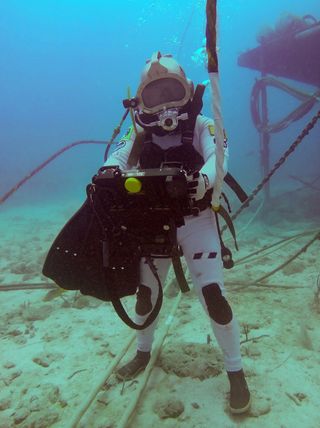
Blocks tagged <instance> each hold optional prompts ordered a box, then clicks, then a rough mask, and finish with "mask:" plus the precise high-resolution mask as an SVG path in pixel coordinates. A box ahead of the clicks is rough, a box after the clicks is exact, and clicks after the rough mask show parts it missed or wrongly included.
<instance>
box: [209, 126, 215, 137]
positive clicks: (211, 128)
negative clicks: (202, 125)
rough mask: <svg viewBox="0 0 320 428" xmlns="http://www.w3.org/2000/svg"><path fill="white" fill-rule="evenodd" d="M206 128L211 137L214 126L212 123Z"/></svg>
mask: <svg viewBox="0 0 320 428" xmlns="http://www.w3.org/2000/svg"><path fill="white" fill-rule="evenodd" d="M208 129H209V133H210V135H211V136H212V137H213V136H214V126H213V125H209V126H208Z"/></svg>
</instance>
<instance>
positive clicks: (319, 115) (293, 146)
mask: <svg viewBox="0 0 320 428" xmlns="http://www.w3.org/2000/svg"><path fill="white" fill-rule="evenodd" d="M319 119H320V110H319V111H318V113H317V114H316V115H315V116H314V117H313V118H312V119H311V120H310V122H309V123H308V124H307V126H306V127H305V128H304V129H303V131H302V132H301V134H300V135H299V136H298V137H297V138H296V140H295V141H294V142H293V143H292V144H291V146H290V147H289V149H288V150H287V151H286V152H285V153H284V155H283V156H282V157H281V158H280V159H279V160H278V162H276V163H275V164H274V166H273V168H272V169H271V170H270V172H269V174H267V175H266V176H265V177H264V179H263V180H262V181H261V183H259V184H258V186H257V187H256V188H255V189H254V191H253V192H252V193H251V195H250V196H249V197H248V199H247V200H246V201H245V202H244V203H243V204H242V205H241V207H240V208H239V209H238V210H237V211H236V212H235V213H234V214H233V216H232V217H231V220H235V219H236V218H237V217H238V215H239V214H240V213H241V212H242V211H243V210H244V209H245V208H247V207H248V206H249V204H250V202H251V201H252V200H253V199H254V198H255V197H256V196H257V194H258V193H259V192H260V190H261V189H262V188H263V187H264V186H265V185H266V184H267V183H268V181H269V180H270V178H271V177H272V176H273V174H274V173H275V172H276V171H277V170H278V169H279V168H280V166H281V165H283V164H284V162H285V161H286V160H287V158H288V157H289V156H290V155H291V154H292V153H293V152H294V150H295V149H296V148H297V147H298V145H299V144H300V143H301V142H302V140H303V139H304V138H305V137H306V136H307V135H308V134H309V132H310V131H311V130H312V129H313V128H314V126H315V125H316V123H317V121H318V120H319ZM225 230H226V226H224V227H223V228H222V232H224V231H225Z"/></svg>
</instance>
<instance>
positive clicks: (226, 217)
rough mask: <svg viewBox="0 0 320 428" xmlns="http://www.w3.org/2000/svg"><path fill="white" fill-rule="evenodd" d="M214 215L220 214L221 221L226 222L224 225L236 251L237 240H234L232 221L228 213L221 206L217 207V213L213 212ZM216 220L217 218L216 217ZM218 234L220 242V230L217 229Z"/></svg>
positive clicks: (234, 232)
mask: <svg viewBox="0 0 320 428" xmlns="http://www.w3.org/2000/svg"><path fill="white" fill-rule="evenodd" d="M214 212H215V213H216V214H220V215H221V217H222V218H223V220H224V221H225V222H226V225H227V226H228V229H229V230H230V233H231V235H232V237H233V240H234V246H235V247H236V250H237V251H238V250H239V248H238V243H237V238H236V231H235V229H234V225H233V221H232V219H231V216H230V214H229V213H228V211H227V210H226V209H225V208H224V207H223V206H222V205H220V206H219V210H218V211H214ZM216 218H217V217H216ZM218 232H219V236H220V240H221V241H222V237H221V233H220V229H219V228H218Z"/></svg>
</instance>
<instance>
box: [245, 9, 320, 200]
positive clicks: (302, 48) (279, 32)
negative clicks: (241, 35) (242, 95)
mask: <svg viewBox="0 0 320 428" xmlns="http://www.w3.org/2000/svg"><path fill="white" fill-rule="evenodd" d="M280 24H282V25H279V24H278V27H277V29H276V30H275V31H269V32H268V33H267V34H265V36H264V37H262V36H260V40H259V41H260V46H258V47H256V48H254V49H251V50H248V51H247V52H244V53H242V54H241V55H240V56H239V57H238V65H239V66H241V67H246V68H250V69H253V70H258V71H260V73H261V77H260V79H257V80H256V82H255V84H254V86H253V89H252V92H251V116H252V119H253V122H254V125H255V127H256V129H257V130H258V132H259V135H260V160H261V167H262V173H263V176H266V175H268V173H269V171H270V140H271V134H272V133H276V132H279V131H281V130H283V129H285V128H287V127H288V126H289V125H290V124H291V123H292V122H294V121H297V120H299V119H300V118H302V117H303V116H304V115H306V114H307V113H308V112H309V111H310V110H311V109H312V108H313V107H314V105H315V104H316V103H317V102H319V101H320V56H319V46H320V21H317V20H316V19H315V18H314V17H312V16H311V15H306V16H304V17H303V18H293V17H291V16H289V17H288V19H287V20H286V21H284V22H282V23H281V22H280ZM270 75H273V76H277V77H284V78H286V79H292V80H296V81H299V82H302V83H306V84H310V85H315V86H316V87H317V88H316V89H315V91H314V93H312V94H309V93H306V92H304V91H301V90H298V89H295V88H292V87H291V86H289V85H288V84H286V83H284V82H282V81H280V80H278V79H277V78H275V77H272V76H270ZM268 86H272V87H274V88H278V89H281V90H283V91H285V92H287V93H288V94H290V95H292V96H294V97H295V98H297V99H298V100H300V101H301V104H300V105H299V106H298V107H297V108H296V109H295V110H294V111H293V112H291V113H290V114H288V115H287V116H286V117H285V118H284V119H282V120H281V121H279V122H277V123H275V124H271V123H270V122H269V111H268V95H267V87H268ZM265 196H266V198H267V199H269V198H270V187H269V183H266V185H265Z"/></svg>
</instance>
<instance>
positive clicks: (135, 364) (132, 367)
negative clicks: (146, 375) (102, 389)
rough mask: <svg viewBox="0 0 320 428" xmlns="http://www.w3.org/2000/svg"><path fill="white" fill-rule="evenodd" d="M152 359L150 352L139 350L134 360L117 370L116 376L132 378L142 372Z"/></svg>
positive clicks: (125, 378) (124, 378) (122, 378)
mask: <svg viewBox="0 0 320 428" xmlns="http://www.w3.org/2000/svg"><path fill="white" fill-rule="evenodd" d="M149 361H150V352H142V351H137V354H136V356H135V357H134V359H133V360H132V361H130V362H129V363H127V364H126V365H124V366H123V367H121V369H119V370H118V371H117V372H116V376H117V378H118V379H121V380H130V379H133V378H135V377H136V376H137V375H138V374H139V373H140V372H142V371H143V370H144V369H145V368H146V367H147V365H148V363H149Z"/></svg>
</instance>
